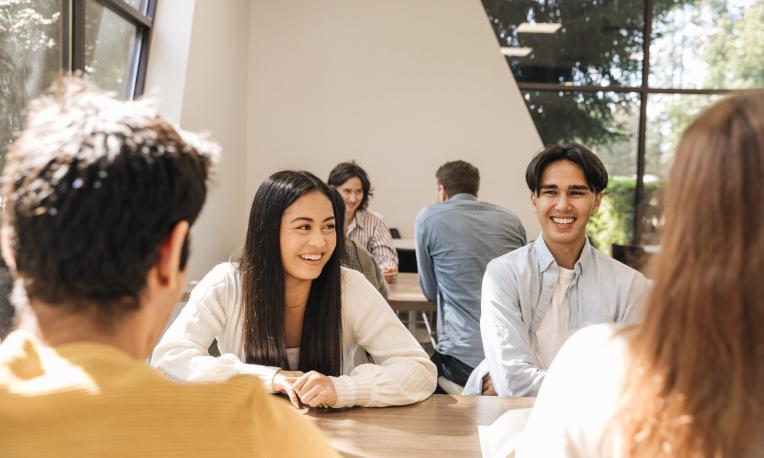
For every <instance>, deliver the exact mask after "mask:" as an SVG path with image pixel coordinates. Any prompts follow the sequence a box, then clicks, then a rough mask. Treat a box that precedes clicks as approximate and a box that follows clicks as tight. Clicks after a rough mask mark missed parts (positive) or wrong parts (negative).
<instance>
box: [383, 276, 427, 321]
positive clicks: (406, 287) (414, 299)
mask: <svg viewBox="0 0 764 458" xmlns="http://www.w3.org/2000/svg"><path fill="white" fill-rule="evenodd" d="M387 291H388V293H387V302H389V303H390V306H391V307H392V308H394V309H395V310H409V311H413V312H434V311H435V303H434V302H430V301H428V300H427V298H426V297H424V294H422V290H421V289H420V288H419V275H418V274H415V273H408V272H401V273H399V274H398V278H397V279H396V281H395V283H388V284H387Z"/></svg>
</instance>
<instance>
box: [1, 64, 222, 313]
mask: <svg viewBox="0 0 764 458" xmlns="http://www.w3.org/2000/svg"><path fill="white" fill-rule="evenodd" d="M216 150H217V146H216V145H214V144H212V143H208V142H205V141H203V140H201V139H199V138H196V137H194V136H193V135H192V134H190V133H186V132H183V131H180V130H179V129H175V128H173V127H172V125H171V124H170V123H169V122H168V121H167V120H166V119H165V118H164V117H163V116H161V115H160V114H159V113H158V112H157V109H156V108H155V107H154V104H153V103H152V102H151V101H149V100H141V101H133V102H123V101H118V100H115V99H114V98H112V96H111V95H110V94H107V93H104V92H102V91H100V90H98V89H97V88H95V87H94V86H93V85H92V84H91V83H89V82H87V81H84V80H82V79H79V78H76V77H68V78H61V79H60V80H58V81H57V82H56V83H54V85H53V86H52V87H51V89H49V91H48V92H47V93H46V94H44V95H43V96H41V97H40V98H38V99H36V100H34V101H33V102H32V103H31V104H30V111H29V115H28V117H27V123H26V127H25V129H24V131H23V132H22V133H21V135H20V136H19V138H18V139H17V140H16V141H15V142H14V144H13V145H12V146H11V148H10V151H9V154H8V157H7V161H6V164H5V168H4V170H3V178H2V179H3V198H4V199H5V218H6V219H5V224H7V225H9V226H10V228H11V229H12V234H11V237H12V243H13V252H14V255H15V261H16V273H17V275H18V276H19V277H20V278H21V279H22V280H23V282H24V285H25V288H26V292H27V295H28V296H29V298H30V299H31V300H35V299H38V300H41V301H44V302H46V303H48V304H51V305H57V304H62V303H66V304H68V305H69V306H71V307H72V308H73V309H80V308H81V309H83V310H84V309H86V308H87V309H92V310H93V311H95V312H96V315H97V316H98V317H99V318H101V319H102V322H103V323H105V324H110V323H111V322H112V319H113V318H115V317H118V316H119V315H120V314H122V313H124V312H127V311H131V310H136V309H137V308H138V306H139V300H138V296H139V293H140V292H141V291H142V290H143V288H144V287H145V282H146V278H147V274H148V271H149V269H150V268H151V266H152V264H153V263H154V262H155V261H156V258H157V254H158V250H159V247H160V245H161V244H162V242H163V241H164V239H165V238H166V237H167V235H168V234H169V233H170V231H171V230H172V229H173V228H174V226H175V225H176V224H177V223H178V222H180V221H187V222H188V223H189V224H192V223H193V222H194V220H195V219H196V217H197V216H198V215H199V212H200V210H201V208H202V205H203V204H204V200H205V197H206V194H207V179H208V174H209V169H210V166H211V155H214V154H215V153H216ZM181 258H182V259H181V265H180V268H181V269H184V268H185V264H186V261H187V258H188V239H186V241H185V243H184V247H183V253H182V255H181Z"/></svg>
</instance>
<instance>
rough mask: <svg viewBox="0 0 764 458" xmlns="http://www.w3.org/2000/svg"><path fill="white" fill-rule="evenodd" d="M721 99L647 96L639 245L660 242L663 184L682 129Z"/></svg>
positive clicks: (711, 97)
mask: <svg viewBox="0 0 764 458" xmlns="http://www.w3.org/2000/svg"><path fill="white" fill-rule="evenodd" d="M722 97H723V96H721V95H711V94H651V95H650V96H649V97H648V99H647V131H646V133H645V134H646V142H645V175H644V196H643V199H642V203H641V206H640V210H641V211H640V221H639V225H640V228H639V229H640V232H641V236H642V240H643V243H645V244H655V245H657V244H658V243H659V242H660V231H661V227H662V226H663V198H662V191H663V184H664V179H665V177H666V172H668V169H669V167H670V165H671V162H672V160H673V158H674V151H675V150H676V146H677V144H678V143H679V140H680V139H681V137H682V134H683V132H684V129H685V128H686V127H687V126H688V125H689V124H690V123H691V122H692V120H693V119H695V116H697V115H698V114H699V113H700V112H701V111H703V110H704V109H706V108H708V107H709V106H711V105H712V104H713V103H714V102H716V101H718V100H720V99H721V98H722Z"/></svg>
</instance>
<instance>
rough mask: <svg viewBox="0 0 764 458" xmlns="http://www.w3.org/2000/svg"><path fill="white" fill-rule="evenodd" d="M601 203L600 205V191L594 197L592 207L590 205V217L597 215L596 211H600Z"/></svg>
mask: <svg viewBox="0 0 764 458" xmlns="http://www.w3.org/2000/svg"><path fill="white" fill-rule="evenodd" d="M601 203H602V191H600V192H598V193H597V194H595V195H594V205H592V215H593V214H595V213H597V210H599V209H600V204H601Z"/></svg>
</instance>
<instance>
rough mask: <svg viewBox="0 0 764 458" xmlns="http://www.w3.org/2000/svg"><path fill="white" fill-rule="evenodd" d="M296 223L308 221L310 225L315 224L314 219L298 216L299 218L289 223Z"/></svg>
mask: <svg viewBox="0 0 764 458" xmlns="http://www.w3.org/2000/svg"><path fill="white" fill-rule="evenodd" d="M295 221H307V222H309V223H312V222H313V218H308V217H307V216H298V217H297V218H295V219H293V220H292V221H290V222H289V224H292V223H294V222H295Z"/></svg>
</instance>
